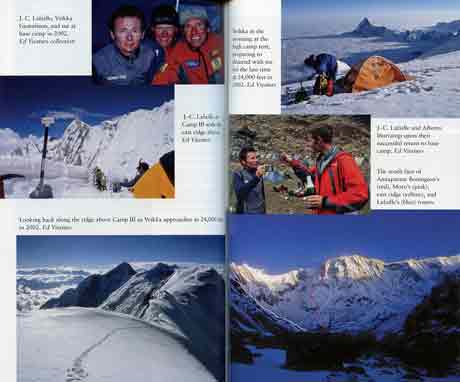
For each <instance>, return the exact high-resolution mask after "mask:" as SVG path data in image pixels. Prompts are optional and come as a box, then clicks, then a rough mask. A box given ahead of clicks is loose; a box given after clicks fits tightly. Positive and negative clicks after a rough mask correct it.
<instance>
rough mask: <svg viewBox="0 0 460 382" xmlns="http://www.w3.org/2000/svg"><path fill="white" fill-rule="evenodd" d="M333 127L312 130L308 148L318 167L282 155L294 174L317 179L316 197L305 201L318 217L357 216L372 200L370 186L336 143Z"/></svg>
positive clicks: (309, 197) (346, 153)
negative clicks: (315, 157) (335, 215)
mask: <svg viewBox="0 0 460 382" xmlns="http://www.w3.org/2000/svg"><path fill="white" fill-rule="evenodd" d="M333 137H334V132H333V128H332V127H330V126H326V125H321V126H318V127H317V128H315V129H314V130H312V131H311V133H310V135H309V137H308V138H309V139H308V140H307V148H308V150H309V151H313V153H314V154H316V155H317V160H316V166H314V167H312V168H307V167H306V166H305V165H304V164H303V163H302V162H300V161H298V160H294V159H292V158H290V157H289V156H288V155H286V154H283V155H282V160H283V161H284V162H286V163H288V164H289V165H290V166H291V167H292V168H293V169H294V170H295V171H297V172H304V173H308V174H310V175H312V176H313V177H314V183H315V194H314V195H310V196H307V197H306V198H305V202H306V207H307V208H309V209H312V210H313V212H314V213H316V214H319V215H333V214H345V213H354V212H357V211H359V210H360V209H362V208H363V207H364V206H365V205H366V203H367V201H368V200H369V186H368V184H367V182H366V180H365V178H364V176H363V174H362V172H361V170H360V168H359V166H358V164H357V163H356V162H355V160H354V159H353V156H352V155H351V154H350V153H348V152H346V151H342V150H340V149H339V148H338V147H337V146H335V145H334V143H333Z"/></svg>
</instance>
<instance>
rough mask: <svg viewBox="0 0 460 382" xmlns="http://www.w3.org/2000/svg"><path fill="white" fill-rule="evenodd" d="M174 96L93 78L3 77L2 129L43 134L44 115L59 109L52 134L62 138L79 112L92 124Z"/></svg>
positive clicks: (170, 90)
mask: <svg viewBox="0 0 460 382" xmlns="http://www.w3.org/2000/svg"><path fill="white" fill-rule="evenodd" d="M173 98H174V89H173V87H169V86H166V87H165V86H162V87H153V86H145V87H106V86H95V85H94V84H93V83H92V81H91V78H90V77H10V78H6V77H5V78H1V79H0V115H1V116H2V118H1V125H0V128H10V129H12V130H14V131H16V132H17V133H18V134H19V135H20V136H22V137H24V136H28V135H29V134H33V135H36V136H39V137H40V136H43V129H42V127H41V125H40V118H41V117H43V116H45V115H47V114H49V113H50V112H51V113H52V112H58V113H59V115H62V116H63V117H68V118H67V119H60V120H58V122H57V123H56V124H55V125H54V126H53V127H52V128H51V130H50V136H52V137H60V136H61V135H62V133H63V132H64V129H65V128H66V127H67V126H68V124H69V123H70V122H71V121H72V120H73V119H74V118H73V117H75V116H76V115H79V116H80V118H81V120H83V121H84V122H86V123H89V124H91V125H93V124H97V123H99V122H101V121H103V120H105V119H109V118H112V117H114V116H118V115H122V114H125V113H127V112H130V111H133V110H137V109H141V108H143V109H153V108H154V107H156V106H160V105H162V104H163V103H164V102H166V101H169V100H171V99H173Z"/></svg>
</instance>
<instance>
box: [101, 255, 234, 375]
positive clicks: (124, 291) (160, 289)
mask: <svg viewBox="0 0 460 382" xmlns="http://www.w3.org/2000/svg"><path fill="white" fill-rule="evenodd" d="M224 296H225V292H224V281H223V278H222V276H221V275H220V274H219V273H217V272H216V271H215V270H214V269H212V268H208V267H200V266H195V267H188V268H178V267H175V266H170V265H166V264H161V263H160V264H158V265H157V266H155V267H154V268H152V269H151V270H149V271H145V272H140V273H138V274H136V275H135V276H134V277H132V278H131V279H130V280H129V281H128V282H127V283H126V284H124V285H123V286H122V287H121V288H119V289H118V290H116V291H115V292H113V293H112V294H111V295H110V296H109V297H108V298H107V300H106V301H105V302H104V303H103V304H102V305H101V306H100V307H101V308H102V309H104V310H110V311H114V312H120V313H125V314H129V315H132V316H134V317H137V318H140V319H142V320H144V321H147V322H150V323H153V324H155V325H159V326H161V327H162V328H166V329H167V330H169V331H171V332H172V333H175V334H177V335H180V336H181V337H182V338H184V340H185V341H186V343H187V346H188V348H189V349H190V351H191V352H192V353H193V354H194V355H195V356H196V357H197V358H198V359H199V360H200V361H201V362H203V364H204V365H205V366H206V367H207V368H208V369H209V370H211V372H212V373H213V375H214V376H215V377H216V378H217V379H218V380H223V379H224V348H225V330H224V328H225V304H224V298H225V297H224Z"/></svg>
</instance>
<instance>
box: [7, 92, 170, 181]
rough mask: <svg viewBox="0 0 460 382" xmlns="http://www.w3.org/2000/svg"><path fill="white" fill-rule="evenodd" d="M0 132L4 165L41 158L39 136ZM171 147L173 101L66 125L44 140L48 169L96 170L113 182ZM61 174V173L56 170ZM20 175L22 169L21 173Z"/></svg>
mask: <svg viewBox="0 0 460 382" xmlns="http://www.w3.org/2000/svg"><path fill="white" fill-rule="evenodd" d="M7 130H9V129H3V130H2V134H1V135H0V136H5V138H7V139H8V141H7V142H8V144H6V143H4V144H3V145H2V146H1V147H0V149H1V151H0V155H1V156H2V158H3V159H5V161H8V162H11V163H10V165H9V167H12V168H13V169H15V167H18V166H19V167H21V166H22V167H27V166H29V167H30V166H31V162H39V161H40V159H41V150H42V144H43V143H42V138H39V137H35V136H29V137H26V138H20V137H19V135H17V134H16V133H15V132H13V131H7ZM173 147H174V101H169V102H166V103H164V104H163V105H161V106H160V107H157V108H154V109H153V110H144V109H139V110H135V111H132V112H129V113H127V114H124V115H122V116H117V117H114V118H112V119H110V120H106V121H103V122H101V123H100V124H98V125H94V126H91V125H89V124H87V123H85V122H83V121H81V120H78V119H76V120H74V121H72V122H71V123H70V124H69V125H68V126H67V127H66V129H65V131H64V133H63V135H62V137H60V138H57V139H50V141H49V142H48V153H47V158H48V167H51V168H52V167H54V166H56V165H61V166H62V165H66V166H69V167H72V166H77V167H82V168H86V169H91V168H94V167H96V166H98V167H100V168H101V169H102V170H103V171H104V172H105V173H108V174H109V175H110V176H113V177H116V178H123V177H131V176H132V175H133V173H134V172H135V169H136V166H137V163H138V161H139V159H143V160H145V161H147V162H148V163H150V164H153V163H155V162H156V161H157V160H158V159H159V157H160V156H161V155H163V154H165V153H166V152H168V151H171V150H173ZM61 172H62V171H61ZM21 173H24V171H21Z"/></svg>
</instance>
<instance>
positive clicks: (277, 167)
mask: <svg viewBox="0 0 460 382" xmlns="http://www.w3.org/2000/svg"><path fill="white" fill-rule="evenodd" d="M319 123H321V124H328V125H330V126H332V127H334V128H335V143H336V145H337V146H338V147H340V148H341V149H342V150H345V151H348V152H351V153H352V154H353V157H354V158H355V160H356V162H357V163H358V165H359V166H360V167H361V170H362V171H363V173H364V174H365V176H366V179H367V180H368V181H369V167H370V117H369V116H366V115H361V116H340V115H334V116H329V115H307V116H298V115H282V116H279V115H268V116H267V115H265V116H258V115H244V116H243V115H242V116H237V115H235V116H232V117H231V120H230V139H231V150H230V154H231V158H230V170H231V171H232V172H233V171H235V170H237V169H239V168H240V164H239V161H238V154H239V151H240V149H241V148H242V147H243V146H246V145H251V146H254V147H255V149H256V150H257V154H258V158H259V161H260V162H261V164H264V165H268V168H270V169H273V170H274V171H275V172H276V173H279V174H282V175H283V176H284V179H283V181H282V184H283V185H284V186H286V187H287V188H288V189H289V190H295V189H297V187H298V179H297V177H296V176H295V175H294V173H293V172H292V170H291V169H290V168H289V166H286V165H285V164H284V163H282V162H281V161H280V159H279V157H280V154H281V153H282V152H286V153H288V154H290V155H292V156H293V157H295V158H296V159H301V160H307V161H308V162H309V163H310V164H313V163H314V162H315V159H316V158H315V156H314V155H313V153H312V152H311V151H310V150H308V149H307V148H306V144H305V138H306V137H307V136H308V133H309V131H311V130H312V129H314V128H315V127H316V126H317V125H318V124H319ZM278 184H279V183H278ZM275 185H276V184H274V183H272V182H270V180H268V179H265V192H266V201H267V213H271V214H308V213H309V212H308V210H307V209H306V208H305V202H304V200H303V199H302V198H297V197H292V196H289V195H288V194H286V193H279V192H275V191H274V189H273V187H274V186H275ZM230 187H231V190H230V206H231V207H230V208H231V210H232V209H233V210H234V208H235V194H234V192H233V184H232V181H230ZM363 211H368V207H365V208H364V209H363Z"/></svg>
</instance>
